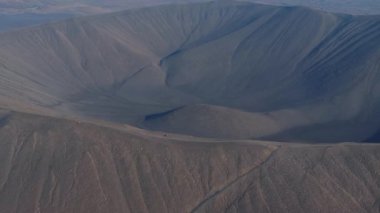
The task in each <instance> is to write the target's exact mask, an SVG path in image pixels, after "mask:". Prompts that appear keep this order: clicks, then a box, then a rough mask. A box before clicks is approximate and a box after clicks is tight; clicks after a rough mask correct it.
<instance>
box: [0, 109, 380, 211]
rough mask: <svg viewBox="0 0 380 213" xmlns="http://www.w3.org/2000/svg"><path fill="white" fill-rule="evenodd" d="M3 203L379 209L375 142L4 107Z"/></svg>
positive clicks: (30, 206)
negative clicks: (176, 127)
mask: <svg viewBox="0 0 380 213" xmlns="http://www.w3.org/2000/svg"><path fill="white" fill-rule="evenodd" d="M0 146H1V149H0V212H1V213H10V212H18V213H30V212H36V213H37V212H40V213H55V212H57V213H70V212H73V213H97V212H99V213H108V212H109V213H122V212H123V213H126V212H175V213H177V212H216V213H217V212H290V213H295V212H315V213H317V212H326V213H328V212H331V213H335V212H345V213H351V212H352V213H360V212H373V213H375V212H379V210H380V202H379V197H380V181H379V180H380V166H379V165H380V146H378V145H370V144H348V143H347V144H338V145H302V144H289V143H270V142H260V141H236V140H224V141H213V140H211V139H210V140H207V139H202V138H186V137H184V136H175V135H167V134H166V133H158V132H156V133H152V132H147V131H143V130H139V129H136V128H133V127H130V126H118V125H115V124H102V123H100V124H99V123H98V124H96V125H95V124H92V123H86V122H79V121H69V120H62V119H56V118H49V117H41V116H36V115H30V114H24V113H14V112H9V113H4V114H3V119H2V122H1V127H0Z"/></svg>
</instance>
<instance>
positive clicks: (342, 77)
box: [0, 2, 380, 141]
mask: <svg viewBox="0 0 380 213" xmlns="http://www.w3.org/2000/svg"><path fill="white" fill-rule="evenodd" d="M379 23H380V18H379V17H377V16H368V17H366V16H362V17H354V16H345V15H334V14H329V13H324V12H319V11H313V10H309V9H305V8H298V7H272V6H263V5H255V4H249V3H237V2H224V3H223V2H222V3H200V4H188V5H168V6H161V7H154V8H145V9H139V10H129V11H126V12H121V13H115V14H108V15H102V16H94V17H86V18H78V19H72V20H69V21H65V22H60V23H56V24H50V25H44V26H40V27H37V28H32V29H27V30H22V31H15V32H12V33H4V34H1V35H0V45H1V49H0V75H1V84H0V89H1V90H0V104H1V105H2V106H3V107H5V108H17V109H20V110H22V111H25V110H28V111H38V110H42V111H46V110H49V111H51V113H53V114H54V113H55V114H64V115H66V116H72V117H78V116H83V117H91V118H100V119H106V120H112V121H119V122H128V123H131V124H135V125H140V126H144V127H152V128H153V129H155V126H159V127H160V128H159V129H160V130H163V131H173V128H172V127H171V126H172V125H177V126H183V127H185V126H186V128H183V129H177V130H175V131H176V132H181V133H187V134H193V133H197V132H199V131H198V130H196V129H192V128H197V125H199V122H198V121H197V120H196V119H194V120H193V121H194V122H191V120H186V119H184V118H191V117H196V116H197V113H199V112H198V111H197V110H194V109H198V108H197V107H196V106H197V104H202V106H206V108H207V110H209V111H210V110H211V111H212V110H214V109H216V112H215V113H214V114H215V115H218V116H219V114H220V112H221V111H223V110H225V112H222V113H221V114H223V116H224V117H223V119H226V120H230V121H231V124H234V125H235V126H234V127H232V129H234V130H238V129H239V128H240V126H242V125H239V122H240V119H238V118H241V116H239V114H246V115H247V117H248V118H247V119H246V120H245V121H244V122H245V125H244V128H242V129H241V130H239V131H231V133H229V134H228V137H231V138H261V137H267V136H269V138H270V137H271V136H276V137H277V136H278V135H282V134H285V133H287V132H289V130H292V131H290V132H295V133H294V134H292V135H291V137H290V138H291V139H292V140H301V139H302V140H307V141H313V139H314V138H315V137H316V136H320V137H321V138H318V140H321V141H343V140H344V141H345V140H346V139H347V138H348V139H352V140H354V139H355V140H358V141H362V140H364V139H367V138H368V137H369V136H370V135H372V134H374V132H376V131H377V130H378V129H379V127H380V124H379V122H380V121H378V119H375V117H376V116H377V115H379V114H380V112H379V110H378V109H379V101H378V100H379V94H380V87H379V86H378V84H377V82H378V79H379V78H380V76H379V75H380V73H379V67H380V63H379V60H378V59H379V57H380V51H379V50H380V40H379V39H380V24H379ZM15 56H17V57H15ZM183 106H188V107H190V108H193V109H192V110H177V111H175V114H173V113H167V114H165V116H171V118H170V119H166V118H163V119H158V120H157V119H155V120H154V122H155V123H150V122H151V121H153V120H145V117H147V116H149V115H155V114H160V113H162V112H167V111H171V110H173V109H177V108H178V107H183ZM194 106H195V107H194ZM201 108H202V107H201ZM182 109H189V108H187V107H185V108H182ZM230 109H231V110H230ZM239 110H242V111H244V112H238V111H239ZM182 113H184V114H182ZM211 114H213V113H211ZM248 114H252V115H248ZM289 115H292V116H294V121H290V119H289ZM173 116H178V118H173ZM161 117H162V116H161ZM261 118H262V119H261ZM263 119H264V120H269V121H270V123H271V125H270V131H268V130H263V129H262V128H258V127H257V126H259V125H260V122H263ZM168 120H171V121H175V120H176V121H179V122H182V123H178V124H172V123H166V121H168ZM219 120H221V119H219ZM161 121H162V122H161ZM186 121H188V123H186V124H184V123H183V122H186ZM217 121H218V119H216V120H213V119H210V120H207V121H205V122H206V123H205V125H206V126H213V127H215V128H208V130H206V129H204V130H202V133H200V134H198V133H197V134H196V135H200V136H207V137H221V138H222V137H224V136H225V135H223V134H221V133H220V129H221V128H226V127H227V126H225V127H223V126H221V125H220V123H219V122H217ZM269 121H268V122H269ZM268 122H267V123H268ZM350 122H356V123H357V124H359V125H358V127H356V126H355V128H359V129H358V134H357V135H354V136H353V137H348V136H347V135H345V132H346V131H337V132H338V134H335V135H330V134H321V133H320V131H319V128H318V130H317V131H315V132H313V131H311V133H310V134H308V135H307V137H303V136H299V135H298V134H297V132H298V131H293V130H297V129H303V128H308V127H311V126H318V127H319V126H320V127H321V128H322V129H325V128H327V127H329V128H330V127H332V128H334V126H331V124H335V123H338V124H339V125H342V126H343V127H342V129H348V130H352V129H351V128H350V125H349V123H350ZM218 126H219V127H218ZM230 127H231V125H230ZM339 128H340V127H339ZM360 128H361V129H360ZM336 129H337V130H338V128H336ZM233 132H235V134H234V133H233ZM218 134H220V135H218Z"/></svg>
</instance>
